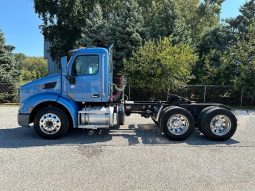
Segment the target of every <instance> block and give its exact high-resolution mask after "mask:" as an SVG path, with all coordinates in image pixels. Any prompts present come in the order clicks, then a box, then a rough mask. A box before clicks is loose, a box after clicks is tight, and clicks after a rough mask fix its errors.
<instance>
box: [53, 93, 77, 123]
mask: <svg viewBox="0 0 255 191" xmlns="http://www.w3.org/2000/svg"><path fill="white" fill-rule="evenodd" d="M57 102H58V103H59V104H60V105H62V106H64V107H65V108H66V109H67V110H68V112H69V114H70V116H71V118H72V121H73V127H74V128H77V127H78V110H79V108H78V105H77V104H76V103H75V102H74V101H73V100H71V99H68V98H65V97H62V96H61V97H59V98H58V101H57Z"/></svg>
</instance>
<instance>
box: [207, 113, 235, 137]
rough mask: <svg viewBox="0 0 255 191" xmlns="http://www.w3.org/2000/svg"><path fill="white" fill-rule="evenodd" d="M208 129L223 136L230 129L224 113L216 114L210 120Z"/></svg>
mask: <svg viewBox="0 0 255 191" xmlns="http://www.w3.org/2000/svg"><path fill="white" fill-rule="evenodd" d="M210 129H211V131H212V133H213V134H215V135H217V136H224V135H226V134H227V133H228V132H229V131H230V129H231V121H230V119H229V118H228V117H227V116H226V115H217V116H215V117H214V118H213V119H212V120H211V122H210Z"/></svg>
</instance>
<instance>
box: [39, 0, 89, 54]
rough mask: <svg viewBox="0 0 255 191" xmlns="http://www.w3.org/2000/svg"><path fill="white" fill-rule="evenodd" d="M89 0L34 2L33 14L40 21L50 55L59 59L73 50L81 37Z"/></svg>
mask: <svg viewBox="0 0 255 191" xmlns="http://www.w3.org/2000/svg"><path fill="white" fill-rule="evenodd" d="M90 2H91V1H89V0H57V1H49V0H48V1H41V0H34V5H35V6H34V7H35V12H36V13H37V14H38V15H39V17H40V18H41V19H42V21H43V24H42V25H41V30H42V33H43V35H44V37H45V38H46V40H49V42H50V43H51V49H50V52H51V55H52V57H53V58H54V59H59V58H60V57H61V56H63V55H66V54H67V53H68V51H69V50H71V49H73V48H74V46H75V43H76V42H77V40H79V39H80V36H81V26H82V24H83V23H84V21H85V18H86V17H87V13H88V11H87V10H88V8H89V5H90Z"/></svg>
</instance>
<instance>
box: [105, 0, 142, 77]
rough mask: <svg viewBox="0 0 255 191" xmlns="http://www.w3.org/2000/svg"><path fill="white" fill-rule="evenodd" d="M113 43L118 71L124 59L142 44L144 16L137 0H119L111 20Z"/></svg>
mask: <svg viewBox="0 0 255 191" xmlns="http://www.w3.org/2000/svg"><path fill="white" fill-rule="evenodd" d="M109 24H110V34H111V37H110V39H111V43H114V50H115V51H114V55H113V58H114V64H115V67H116V73H118V71H120V70H121V69H122V63H123V59H125V58H129V57H130V56H131V54H132V51H136V50H137V49H138V48H139V47H140V46H141V45H142V41H143V39H142V37H141V34H142V31H143V17H142V11H141V9H140V7H139V5H138V4H137V2H136V1H135V0H126V1H118V2H117V3H116V4H115V6H114V11H113V13H112V18H110V20H109Z"/></svg>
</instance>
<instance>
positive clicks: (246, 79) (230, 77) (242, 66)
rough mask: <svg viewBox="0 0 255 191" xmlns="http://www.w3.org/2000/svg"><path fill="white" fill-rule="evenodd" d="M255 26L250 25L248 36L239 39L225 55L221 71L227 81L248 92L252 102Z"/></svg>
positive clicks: (253, 92)
mask: <svg viewBox="0 0 255 191" xmlns="http://www.w3.org/2000/svg"><path fill="white" fill-rule="evenodd" d="M254 27H255V26H254V25H250V27H248V32H247V33H246V34H245V35H246V38H245V39H242V40H239V41H238V43H236V44H235V45H233V46H231V47H230V48H229V49H228V50H227V51H226V52H225V53H224V55H223V57H222V59H221V62H222V64H223V66H222V68H221V72H222V74H223V76H224V78H223V79H224V80H225V83H228V84H233V85H234V86H235V87H236V88H238V89H242V90H244V91H246V92H248V94H249V96H250V98H252V102H253V99H254V95H255V80H254V76H255V30H254V29H255V28H254Z"/></svg>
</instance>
